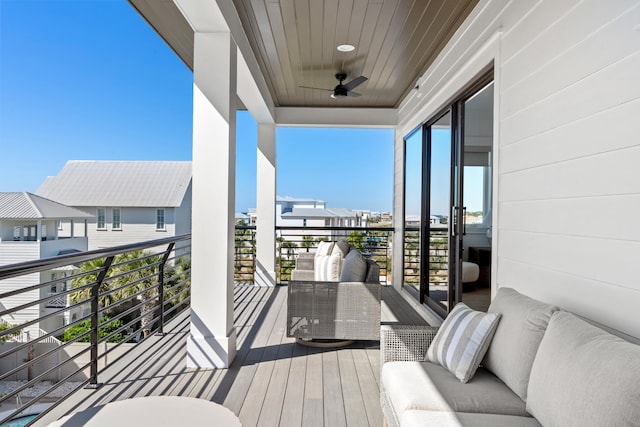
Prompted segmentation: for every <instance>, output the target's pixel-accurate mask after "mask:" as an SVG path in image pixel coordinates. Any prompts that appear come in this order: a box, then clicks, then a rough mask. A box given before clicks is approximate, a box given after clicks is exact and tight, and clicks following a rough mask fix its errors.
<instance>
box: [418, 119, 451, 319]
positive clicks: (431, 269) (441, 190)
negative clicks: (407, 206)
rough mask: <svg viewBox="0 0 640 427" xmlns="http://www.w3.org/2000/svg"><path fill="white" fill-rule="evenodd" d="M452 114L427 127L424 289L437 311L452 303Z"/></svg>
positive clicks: (424, 293) (426, 298)
mask: <svg viewBox="0 0 640 427" xmlns="http://www.w3.org/2000/svg"><path fill="white" fill-rule="evenodd" d="M451 118H452V113H451V111H447V112H446V113H445V114H444V115H442V116H441V117H440V118H438V119H437V120H436V121H435V122H434V123H432V124H427V126H426V130H425V132H426V141H425V142H426V150H427V153H426V162H427V165H426V166H427V167H426V170H425V175H424V182H423V186H424V188H425V190H426V192H425V195H426V200H427V205H426V206H425V210H424V211H425V212H427V213H428V216H427V217H425V218H424V224H425V226H424V229H423V235H424V236H425V239H423V241H422V253H424V254H427V256H426V257H424V259H423V265H424V269H425V272H426V273H427V275H426V277H425V279H426V280H424V281H423V284H424V286H423V289H421V296H422V298H421V299H422V300H426V302H427V304H429V305H432V306H433V308H434V309H436V310H437V311H442V310H444V311H445V312H446V311H448V310H447V308H448V307H449V305H450V304H451V301H450V298H451V293H450V292H449V282H450V268H451V265H450V264H451V261H453V259H452V258H451V257H450V254H451V250H452V249H453V248H452V243H453V242H452V240H451V239H450V238H449V236H450V227H451V226H452V225H453V223H452V218H451V206H452V200H453V194H454V192H453V190H454V187H453V184H454V182H455V181H454V180H452V170H453V161H454V147H453V139H452V131H451V130H452V126H451V124H452V122H451Z"/></svg>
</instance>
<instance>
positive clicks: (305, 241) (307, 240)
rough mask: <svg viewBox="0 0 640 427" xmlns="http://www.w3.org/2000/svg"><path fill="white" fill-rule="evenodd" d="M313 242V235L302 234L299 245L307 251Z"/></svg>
mask: <svg viewBox="0 0 640 427" xmlns="http://www.w3.org/2000/svg"><path fill="white" fill-rule="evenodd" d="M313 242H314V240H313V237H312V236H309V235H307V234H305V235H304V236H302V243H301V246H302V247H303V248H306V249H307V252H309V248H311V247H313Z"/></svg>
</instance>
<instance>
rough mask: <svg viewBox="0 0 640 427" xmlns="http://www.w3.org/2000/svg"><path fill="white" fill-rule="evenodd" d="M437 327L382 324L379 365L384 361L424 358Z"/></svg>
mask: <svg viewBox="0 0 640 427" xmlns="http://www.w3.org/2000/svg"><path fill="white" fill-rule="evenodd" d="M437 332H438V328H437V327H435V326H427V325H382V326H381V327H380V366H382V365H383V364H385V363H386V362H394V361H416V360H424V357H425V354H427V349H428V348H429V345H431V341H433V338H434V337H435V336H436V333H437Z"/></svg>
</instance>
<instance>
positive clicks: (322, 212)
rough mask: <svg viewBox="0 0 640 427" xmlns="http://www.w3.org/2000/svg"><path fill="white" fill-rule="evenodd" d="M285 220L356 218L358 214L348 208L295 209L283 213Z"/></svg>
mask: <svg viewBox="0 0 640 427" xmlns="http://www.w3.org/2000/svg"><path fill="white" fill-rule="evenodd" d="M281 216H282V217H283V218H354V217H355V216H356V213H355V212H353V211H352V210H349V209H346V208H332V209H322V208H293V211H292V212H287V213H283V214H282V215H281Z"/></svg>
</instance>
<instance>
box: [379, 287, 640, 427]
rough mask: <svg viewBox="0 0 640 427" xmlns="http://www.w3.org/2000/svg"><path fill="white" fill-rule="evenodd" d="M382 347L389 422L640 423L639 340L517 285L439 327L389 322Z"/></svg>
mask: <svg viewBox="0 0 640 427" xmlns="http://www.w3.org/2000/svg"><path fill="white" fill-rule="evenodd" d="M467 338H468V340H467ZM474 343H475V344H474ZM473 347H477V348H478V349H479V350H480V351H479V354H477V353H476V354H472V353H474V352H473V351H471V350H473ZM483 349H487V350H486V355H484V354H485V353H484V352H483V351H482V350H483ZM380 352H381V359H382V360H381V363H382V374H381V384H380V389H381V396H380V399H381V405H382V410H383V413H384V416H385V420H386V422H387V424H388V425H389V426H410V427H411V426H464V427H470V426H487V427H489V426H491V427H493V426H515V427H538V426H541V425H543V426H549V427H553V426H558V427H560V426H561V427H572V426H576V427H577V426H580V427H590V426H593V427H603V426H629V427H631V426H640V346H638V345H635V344H632V343H630V342H627V341H625V340H623V339H621V338H618V337H616V336H614V335H612V334H610V333H608V332H606V331H604V330H602V329H600V328H597V327H595V326H593V325H592V324H590V323H587V322H586V321H585V320H583V319H581V318H578V317H577V316H575V315H573V314H571V313H568V312H566V311H563V310H560V309H559V308H558V307H555V306H552V305H548V304H544V303H542V302H539V301H536V300H534V299H532V298H529V297H527V296H525V295H522V294H520V293H518V292H516V291H515V290H513V289H509V288H500V290H499V291H498V294H497V296H496V298H495V299H494V300H493V302H492V303H491V306H490V308H489V312H488V313H481V312H473V310H470V309H468V307H466V306H464V304H462V303H460V304H458V305H456V307H454V309H453V310H452V312H451V313H450V315H449V317H448V318H447V319H446V320H445V322H443V324H442V326H441V327H440V329H437V328H432V327H418V326H390V325H385V326H382V330H381V337H380ZM483 355H484V358H483ZM425 358H426V359H428V360H435V361H425ZM480 362H482V365H483V366H481V367H479V368H478V367H477V365H478V364H479V363H480ZM476 368H477V371H476ZM464 381H466V382H464Z"/></svg>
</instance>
